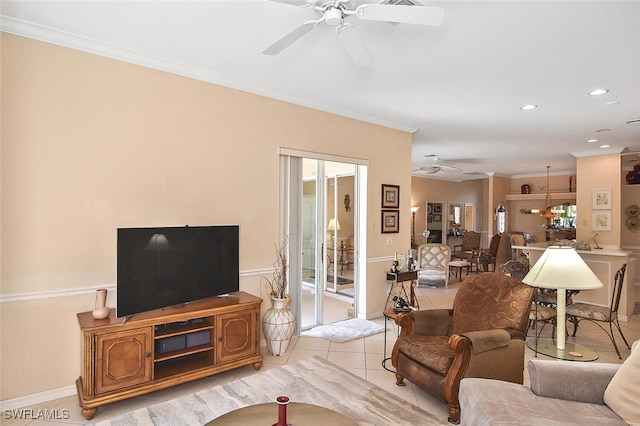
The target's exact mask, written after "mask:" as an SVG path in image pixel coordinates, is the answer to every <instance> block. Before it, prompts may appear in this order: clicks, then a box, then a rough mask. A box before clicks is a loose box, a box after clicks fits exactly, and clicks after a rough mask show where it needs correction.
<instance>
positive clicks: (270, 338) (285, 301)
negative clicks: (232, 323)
mask: <svg viewBox="0 0 640 426" xmlns="http://www.w3.org/2000/svg"><path fill="white" fill-rule="evenodd" d="M274 245H275V244H274ZM288 261H289V256H288V240H285V241H284V242H283V243H282V245H281V246H280V247H278V246H276V261H275V262H274V264H273V266H274V271H273V277H272V278H271V279H269V278H267V277H262V281H263V283H264V285H265V287H266V289H267V291H268V293H269V297H270V299H271V308H269V309H267V311H266V312H265V313H264V316H263V317H262V332H263V335H264V340H265V341H266V343H267V348H268V349H269V352H270V353H271V354H272V355H275V356H279V355H280V354H283V353H285V352H286V351H287V348H288V347H289V343H290V342H291V338H292V337H293V333H294V331H295V326H296V318H295V316H294V315H293V312H291V310H290V309H289V304H290V303H291V299H290V298H289V295H288V294H287V293H286V291H287V276H288Z"/></svg>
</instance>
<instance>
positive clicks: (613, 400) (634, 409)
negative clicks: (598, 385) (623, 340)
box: [604, 341, 640, 425]
mask: <svg viewBox="0 0 640 426" xmlns="http://www.w3.org/2000/svg"><path fill="white" fill-rule="evenodd" d="M637 346H639V345H638V342H637V341H636V342H635V343H634V344H633V348H634V349H633V350H632V351H631V355H629V358H627V359H626V360H625V361H624V362H623V363H622V365H621V366H620V368H619V369H618V371H617V372H616V374H615V375H614V376H613V378H612V379H611V382H609V386H607V389H605V391H604V402H605V403H606V404H607V405H608V406H609V407H610V408H611V409H612V410H613V411H614V412H615V413H616V414H617V415H619V416H620V417H621V418H622V419H623V420H624V421H625V422H627V423H629V424H631V425H640V404H638V401H640V386H638V377H640V349H638V348H637Z"/></svg>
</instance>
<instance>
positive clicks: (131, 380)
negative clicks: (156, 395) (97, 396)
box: [96, 328, 153, 393]
mask: <svg viewBox="0 0 640 426" xmlns="http://www.w3.org/2000/svg"><path fill="white" fill-rule="evenodd" d="M96 339H97V340H96V348H97V362H96V370H97V371H96V379H97V380H96V393H101V392H108V391H110V390H115V389H121V388H124V387H127V386H132V385H137V384H140V383H144V382H148V381H149V380H151V371H152V363H153V359H152V357H151V329H150V328H143V329H138V330H130V331H125V332H117V333H109V334H103V335H99V336H97V337H96Z"/></svg>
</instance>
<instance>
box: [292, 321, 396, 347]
mask: <svg viewBox="0 0 640 426" xmlns="http://www.w3.org/2000/svg"><path fill="white" fill-rule="evenodd" d="M383 331H384V327H383V326H381V325H380V324H376V323H375V322H372V321H369V320H366V319H362V318H352V319H349V320H345V321H338V322H334V323H332V324H325V325H320V326H318V327H314V328H312V329H311V330H309V331H307V332H305V333H304V335H305V336H313V337H324V338H325V339H327V340H330V341H332V342H336V343H344V342H349V341H351V340H355V339H360V338H361V337H367V336H371V335H373V334H378V333H382V332H383Z"/></svg>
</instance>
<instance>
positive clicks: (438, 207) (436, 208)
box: [433, 204, 442, 222]
mask: <svg viewBox="0 0 640 426" xmlns="http://www.w3.org/2000/svg"><path fill="white" fill-rule="evenodd" d="M433 212H434V213H442V204H434V205H433ZM434 220H435V219H434ZM436 222H438V221H437V220H436Z"/></svg>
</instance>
